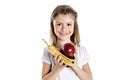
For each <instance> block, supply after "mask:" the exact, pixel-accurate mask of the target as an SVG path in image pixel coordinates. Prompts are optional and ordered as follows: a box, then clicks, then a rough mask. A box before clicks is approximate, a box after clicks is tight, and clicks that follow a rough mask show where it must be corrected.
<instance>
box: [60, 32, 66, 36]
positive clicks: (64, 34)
mask: <svg viewBox="0 0 120 80" xmlns="http://www.w3.org/2000/svg"><path fill="white" fill-rule="evenodd" d="M60 35H62V36H66V35H68V33H60Z"/></svg>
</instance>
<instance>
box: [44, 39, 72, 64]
mask: <svg viewBox="0 0 120 80" xmlns="http://www.w3.org/2000/svg"><path fill="white" fill-rule="evenodd" d="M42 40H43V41H44V42H45V44H46V45H47V48H48V50H49V52H50V53H51V54H52V55H61V56H62V58H61V59H62V60H64V63H65V64H66V65H68V66H74V60H73V59H70V58H68V57H66V56H65V55H63V54H62V53H61V52H60V51H58V50H57V49H56V48H55V47H54V46H52V45H49V44H48V43H47V42H46V41H45V40H44V39H42Z"/></svg>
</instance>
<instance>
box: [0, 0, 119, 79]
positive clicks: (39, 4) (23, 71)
mask: <svg viewBox="0 0 120 80" xmlns="http://www.w3.org/2000/svg"><path fill="white" fill-rule="evenodd" d="M78 1H79V2H78ZM58 4H68V5H71V6H72V7H73V8H74V9H75V10H76V11H77V12H78V16H79V17H78V22H79V27H80V37H81V45H83V46H85V47H86V48H87V50H88V52H89V54H90V57H91V61H90V67H91V70H92V73H93V78H94V80H120V77H119V74H120V63H119V61H120V58H119V57H120V56H119V54H120V49H119V45H120V36H119V34H120V29H119V27H120V5H119V4H120V2H119V0H77V1H75V0H74V1H73V0H69V1H68V0H44V1H40V0H19V1H18V0H17V1H16V0H4V1H3V0H1V1H0V80H9V79H11V80H40V77H41V67H42V64H41V54H42V50H43V47H44V46H45V44H44V43H43V42H42V41H41V39H42V38H44V39H46V40H47V41H48V42H49V20H50V15H51V12H52V10H53V9H54V8H55V6H56V5H58Z"/></svg>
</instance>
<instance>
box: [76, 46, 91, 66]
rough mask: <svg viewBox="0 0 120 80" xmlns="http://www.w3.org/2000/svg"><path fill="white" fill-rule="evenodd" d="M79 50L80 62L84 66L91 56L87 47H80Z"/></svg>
mask: <svg viewBox="0 0 120 80" xmlns="http://www.w3.org/2000/svg"><path fill="white" fill-rule="evenodd" d="M78 52H79V54H78V64H79V65H80V66H82V65H84V64H86V63H88V62H89V60H90V56H89V54H88V52H87V50H86V48H85V47H79V48H78Z"/></svg>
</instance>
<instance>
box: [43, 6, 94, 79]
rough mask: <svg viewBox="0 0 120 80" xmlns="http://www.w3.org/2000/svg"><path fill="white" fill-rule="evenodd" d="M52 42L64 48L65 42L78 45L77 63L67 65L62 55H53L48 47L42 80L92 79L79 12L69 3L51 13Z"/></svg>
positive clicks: (44, 56) (44, 58)
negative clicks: (78, 16) (80, 29)
mask: <svg viewBox="0 0 120 80" xmlns="http://www.w3.org/2000/svg"><path fill="white" fill-rule="evenodd" d="M50 29H51V30H50V38H51V44H52V45H54V46H55V47H56V48H61V49H63V45H64V44H65V43H72V44H74V45H75V46H76V52H75V55H74V57H75V65H74V66H72V67H67V65H65V64H64V61H63V60H62V59H61V56H60V55H55V56H53V55H51V54H50V53H49V51H48V50H47V48H44V53H43V57H42V60H43V69H42V80H92V73H91V70H90V67H89V64H88V61H89V55H88V53H87V52H86V49H85V48H84V47H82V46H81V45H80V37H79V29H78V23H77V12H76V11H75V10H74V9H73V8H72V7H70V6H69V5H59V6H57V7H56V8H55V9H54V11H53V12H52V15H51V22H50Z"/></svg>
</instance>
